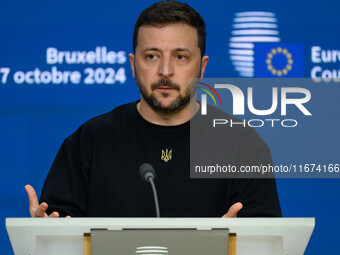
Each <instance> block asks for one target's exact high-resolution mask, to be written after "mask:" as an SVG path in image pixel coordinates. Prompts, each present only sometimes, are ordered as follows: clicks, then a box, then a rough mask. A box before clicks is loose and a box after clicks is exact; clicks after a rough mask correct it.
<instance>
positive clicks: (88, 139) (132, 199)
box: [40, 102, 281, 217]
mask: <svg viewBox="0 0 340 255" xmlns="http://www.w3.org/2000/svg"><path fill="white" fill-rule="evenodd" d="M136 105H137V102H135V103H130V104H127V105H122V106H119V107H117V108H115V109H114V110H112V111H111V112H109V113H106V114H104V115H101V116H98V117H96V118H94V119H91V120H89V121H88V122H86V123H85V124H83V125H82V126H81V127H80V128H79V129H78V130H77V131H76V132H75V133H73V134H72V135H71V136H69V137H68V138H66V139H65V141H64V143H63V144H62V146H61V148H60V150H59V152H58V154H57V156H56V158H55V161H54V163H53V165H52V167H51V170H50V172H49V174H48V176H47V178H46V181H45V184H44V187H43V190H42V194H41V197H40V202H47V203H48V205H49V208H48V213H51V212H53V211H58V212H59V213H60V215H61V216H66V215H71V216H81V217H85V216H88V217H154V216H155V207H154V201H153V194H152V190H151V187H150V185H149V184H147V183H145V182H144V181H143V180H142V178H141V177H140V176H139V173H138V169H139V167H140V165H141V164H143V163H145V162H147V163H150V164H151V165H153V167H154V168H155V170H156V174H157V177H156V180H155V185H156V188H157V192H158V199H159V204H160V213H161V216H162V217H221V216H222V215H223V214H225V213H226V212H227V211H228V209H229V207H230V206H231V205H232V204H234V203H235V202H242V203H243V206H244V207H243V209H242V210H241V211H240V213H239V214H238V216H245V217H257V216H264V217H266V216H281V209H280V204H279V200H278V195H277V189H276V183H275V179H238V178H236V179H235V178H228V179H191V178H190V171H189V165H190V163H189V160H190V152H189V151H190V142H189V141H190V123H189V122H187V123H184V124H182V125H178V126H159V125H154V124H151V123H149V122H147V121H146V120H144V119H143V118H142V117H141V116H140V114H139V113H138V111H137V107H136ZM227 139H228V141H227V143H226V144H227V145H226V147H225V155H226V156H225V157H226V159H225V160H226V162H228V161H229V162H234V161H235V155H236V154H235V153H236V152H237V153H241V154H242V155H246V156H247V155H248V156H249V155H251V158H256V160H257V161H258V162H261V161H262V160H263V162H265V163H267V162H271V156H270V151H269V149H268V147H267V145H266V143H265V142H263V140H262V139H261V138H260V137H259V136H258V135H257V134H256V132H255V131H254V130H252V129H250V128H246V129H244V128H239V129H233V131H232V132H231V133H230V135H229V136H228V137H227ZM170 151H171V159H169V158H168V159H169V160H167V161H166V160H164V156H166V155H167V156H169V155H170ZM162 154H163V159H162ZM248 156H247V157H248ZM237 157H239V156H237Z"/></svg>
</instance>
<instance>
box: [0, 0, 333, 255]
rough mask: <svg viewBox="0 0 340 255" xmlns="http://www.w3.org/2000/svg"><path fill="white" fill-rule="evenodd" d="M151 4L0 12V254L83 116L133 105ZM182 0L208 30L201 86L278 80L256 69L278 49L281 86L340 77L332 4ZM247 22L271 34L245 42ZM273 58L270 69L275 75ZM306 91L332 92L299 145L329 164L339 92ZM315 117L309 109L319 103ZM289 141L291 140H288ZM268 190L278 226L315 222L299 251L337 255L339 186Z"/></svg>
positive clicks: (282, 185) (304, 182) (57, 4)
mask: <svg viewBox="0 0 340 255" xmlns="http://www.w3.org/2000/svg"><path fill="white" fill-rule="evenodd" d="M153 2H154V1H143V2H141V1H133V0H126V1H104V0H98V1H91V2H90V1H89V2H84V1H79V0H75V1H38V0H37V1H33V2H32V1H17V0H13V1H2V2H1V3H0V31H2V32H1V40H0V193H1V196H0V222H1V225H0V247H1V251H0V253H2V254H11V253H12V251H11V247H10V242H9V239H8V236H7V233H6V229H5V218H6V217H28V216H29V212H28V201H27V197H26V193H25V190H24V185H25V184H28V183H29V184H31V185H33V186H34V187H35V188H36V190H37V192H38V194H40V192H41V189H42V185H43V182H44V179H45V177H46V175H47V173H48V170H49V168H50V166H51V164H52V162H53V159H54V157H55V155H56V152H57V151H58V149H59V146H60V145H61V143H62V142H63V139H65V137H67V136H68V135H70V134H71V133H72V132H74V131H75V129H76V128H77V127H79V126H80V125H81V124H82V123H83V122H85V121H86V120H88V119H89V118H91V117H94V116H96V115H98V114H101V113H104V112H107V111H109V110H111V109H112V108H114V107H115V106H117V105H120V104H123V103H126V102H130V101H134V100H137V99H138V98H139V93H138V90H137V88H136V85H135V82H134V79H133V77H132V75H131V70H130V67H129V63H128V58H127V55H128V53H131V52H132V33H133V27H134V23H135V21H136V19H137V17H138V15H139V14H140V12H141V11H142V10H143V9H144V8H145V7H147V6H149V5H151V4H152V3H153ZM188 3H189V4H190V5H191V6H192V7H194V8H195V9H196V10H197V11H198V12H200V14H201V15H202V16H203V18H204V19H205V21H206V25H207V51H206V54H207V55H208V56H210V60H209V64H208V67H207V70H206V74H205V76H206V77H279V76H278V73H277V72H276V73H275V74H274V73H272V72H271V71H270V69H268V64H266V62H265V61H266V60H267V58H268V54H267V51H266V50H269V51H270V50H271V49H272V48H273V47H274V48H277V47H283V48H284V47H286V48H287V49H288V51H289V52H291V53H292V55H293V56H292V61H293V62H292V66H291V68H292V69H291V71H290V70H288V69H287V70H288V71H289V72H288V73H287V74H286V77H321V76H323V77H336V78H337V77H339V74H340V71H339V70H340V64H339V63H340V36H339V31H340V17H339V13H338V12H339V9H340V3H339V2H338V1H336V0H334V1H332V0H325V1H316V0H315V1H314V0H313V1H310V0H309V1H307V0H303V1H293V0H286V1H269V0H263V1H251V0H240V1H233V2H231V1H217V0H212V1H202V2H200V1H188ZM251 12H256V13H251ZM247 18H248V20H247ZM249 18H251V19H249ZM245 23H246V24H249V23H266V24H270V26H271V28H270V29H271V30H272V31H271V32H270V34H269V35H268V36H262V37H259V36H257V38H255V39H254V38H253V41H251V39H249V38H245V39H244V38H240V37H251V35H252V34H251V33H255V34H256V33H257V32H256V31H249V30H252V29H248V31H246V32H244V33H246V34H243V35H245V36H242V34H240V32H238V30H239V28H240V27H242V26H244V24H245ZM241 33H242V32H241ZM247 33H248V34H247ZM268 33H269V32H268ZM244 40H245V41H244ZM240 43H246V45H243V46H244V47H246V48H238V47H241V45H240ZM239 49H241V50H244V49H246V50H247V49H250V51H248V52H247V51H241V52H240V51H237V50H239ZM329 52H331V53H329ZM57 53H58V54H57ZM293 53H294V54H293ZM72 54H73V55H72ZM261 54H262V55H261ZM274 55H275V54H274ZM244 57H246V58H244ZM272 59H273V63H272V65H273V68H274V69H276V70H283V69H284V68H283V67H284V65H283V66H282V65H281V66H280V64H278V63H275V61H274V56H272ZM288 59H289V58H288V57H287V59H286V60H285V59H284V61H287V63H288ZM240 62H241V63H240ZM271 70H272V69H271ZM312 86H315V88H313V89H315V90H316V91H317V90H324V91H326V92H329V93H328V95H329V97H328V96H327V93H326V92H325V93H323V94H322V95H323V96H322V97H317V98H319V100H320V101H319V102H317V103H319V104H320V105H321V104H325V105H328V106H329V108H328V109H329V110H330V111H329V112H327V114H329V115H327V116H324V115H316V116H318V118H317V117H313V119H309V120H308V125H305V126H304V129H305V132H306V134H308V135H306V136H305V137H304V138H303V139H310V140H312V141H315V142H314V146H315V148H318V149H319V150H322V151H323V152H324V153H325V155H327V152H329V153H330V154H331V155H333V156H332V159H333V163H339V158H338V157H336V156H334V155H337V154H339V144H340V143H339V142H340V139H339V135H337V134H336V128H337V127H338V126H339V124H340V123H339V119H340V118H339V117H340V116H339V112H338V109H337V106H338V105H337V104H335V103H334V101H336V100H337V94H336V93H337V92H339V86H340V83H332V84H328V85H325V84H321V83H317V82H315V83H314V84H313V85H312ZM321 86H324V87H321ZM313 110H314V112H317V105H315V104H314V105H313ZM319 118H323V119H322V120H320V119H319ZM313 123H314V124H315V123H319V124H320V123H326V124H327V125H328V126H329V129H330V130H331V132H330V133H327V132H325V131H323V132H322V133H321V132H319V129H318V125H316V126H314V124H313ZM326 130H327V129H326ZM259 132H260V133H261V135H263V137H264V138H265V139H266V137H265V134H264V133H263V134H262V131H259ZM299 132H300V133H301V132H302V131H301V130H300V131H299ZM302 133H303V132H302ZM287 136H293V138H298V137H297V136H296V135H295V136H294V132H293V131H291V133H289V134H287ZM300 138H301V137H300ZM303 139H297V142H299V143H303ZM321 141H323V142H322V143H321ZM324 141H329V143H328V142H324ZM282 143H284V141H282ZM329 144H331V145H332V146H331V147H329V146H328V145H329ZM297 148H299V151H297V149H296V148H295V147H294V146H291V150H290V151H285V152H283V151H279V150H275V149H274V151H273V157H274V159H275V157H277V156H279V154H282V153H287V155H293V154H296V153H299V155H301V157H302V158H304V159H307V160H308V159H310V160H311V161H312V160H313V158H311V157H310V156H309V155H310V154H309V153H310V151H311V148H310V147H306V148H305V147H303V146H297ZM280 156H281V157H282V155H280ZM336 159H337V160H338V162H334V160H336ZM323 160H328V159H327V158H323ZM305 161H306V160H305ZM306 163H309V162H306ZM310 163H312V162H310ZM320 163H322V162H320ZM329 163H332V162H329ZM277 184H278V189H279V197H280V202H281V207H282V211H283V215H284V216H285V217H315V218H316V227H315V230H314V233H313V236H312V238H311V241H310V244H309V246H308V247H307V250H306V254H320V253H322V254H339V253H340V247H339V244H338V238H339V234H338V228H339V226H340V221H339V217H338V215H337V213H338V212H339V208H340V206H339V202H340V198H339V194H340V192H339V184H340V180H339V179H278V180H277Z"/></svg>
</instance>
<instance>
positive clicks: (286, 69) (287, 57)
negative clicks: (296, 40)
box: [254, 43, 304, 78]
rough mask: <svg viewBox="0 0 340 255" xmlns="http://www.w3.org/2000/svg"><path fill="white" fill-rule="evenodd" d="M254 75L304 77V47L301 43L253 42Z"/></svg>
mask: <svg viewBox="0 0 340 255" xmlns="http://www.w3.org/2000/svg"><path fill="white" fill-rule="evenodd" d="M254 50H255V77H258V78H299V77H304V68H303V67H304V47H303V45H302V44H284V43H258V44H255V48H254Z"/></svg>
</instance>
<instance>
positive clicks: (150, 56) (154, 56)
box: [146, 54, 156, 60]
mask: <svg viewBox="0 0 340 255" xmlns="http://www.w3.org/2000/svg"><path fill="white" fill-rule="evenodd" d="M146 58H147V59H150V60H154V59H156V55H155V54H148V55H147V56H146Z"/></svg>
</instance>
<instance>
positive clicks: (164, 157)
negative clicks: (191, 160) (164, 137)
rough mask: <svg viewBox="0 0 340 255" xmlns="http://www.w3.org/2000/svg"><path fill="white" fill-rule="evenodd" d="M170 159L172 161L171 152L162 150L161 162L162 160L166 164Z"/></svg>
mask: <svg viewBox="0 0 340 255" xmlns="http://www.w3.org/2000/svg"><path fill="white" fill-rule="evenodd" d="M171 159H172V150H170V151H168V149H166V150H165V151H164V150H162V156H161V160H163V161H164V162H168V161H169V160H171Z"/></svg>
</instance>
